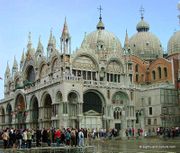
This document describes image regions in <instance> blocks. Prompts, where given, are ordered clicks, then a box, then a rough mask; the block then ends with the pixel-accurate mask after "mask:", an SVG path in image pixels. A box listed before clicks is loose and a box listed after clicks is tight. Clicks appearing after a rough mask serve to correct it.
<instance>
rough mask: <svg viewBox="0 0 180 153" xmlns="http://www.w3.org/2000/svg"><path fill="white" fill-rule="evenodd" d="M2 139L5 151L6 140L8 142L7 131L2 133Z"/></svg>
mask: <svg viewBox="0 0 180 153" xmlns="http://www.w3.org/2000/svg"><path fill="white" fill-rule="evenodd" d="M2 139H3V146H4V149H6V148H7V147H8V140H9V133H8V131H7V129H6V130H5V131H4V132H3V134H2Z"/></svg>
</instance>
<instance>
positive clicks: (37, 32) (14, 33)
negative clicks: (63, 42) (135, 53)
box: [0, 0, 180, 99]
mask: <svg viewBox="0 0 180 153" xmlns="http://www.w3.org/2000/svg"><path fill="white" fill-rule="evenodd" d="M177 4H178V0H0V77H2V78H3V80H0V99H2V98H3V97H4V73H5V69H6V65H7V62H8V63H9V66H10V69H11V68H12V65H13V60H14V56H15V57H16V59H17V61H18V64H19V62H20V59H21V55H22V52H23V48H24V49H25V51H26V46H27V41H28V33H29V32H31V34H32V43H33V47H34V48H35V49H36V48H37V44H38V39H39V36H41V41H42V44H43V46H44V52H45V54H46V53H47V52H46V48H47V43H48V39H49V35H50V30H51V29H52V31H53V35H54V36H55V37H56V42H57V48H58V49H59V44H60V43H59V39H60V36H61V32H62V28H63V24H64V20H65V17H66V19H67V23H68V28H69V32H70V35H71V43H72V51H74V50H75V49H76V48H77V47H80V45H81V43H82V41H83V38H84V34H85V32H86V33H87V34H88V33H90V32H92V31H94V30H96V25H97V23H98V20H99V19H98V18H99V11H98V9H97V8H98V7H99V6H100V5H101V7H102V9H103V10H102V20H103V23H104V25H105V29H106V30H108V31H110V32H113V33H114V34H115V35H116V36H117V37H118V38H119V39H120V41H121V44H122V46H123V45H124V38H125V32H126V29H127V31H128V35H129V37H131V36H132V35H134V34H135V33H136V25H137V23H138V22H139V21H140V11H139V10H140V7H141V6H143V8H144V9H145V12H144V20H145V21H146V22H148V23H149V24H150V32H152V33H154V34H155V35H156V36H157V37H158V38H159V39H160V41H161V43H162V46H163V48H164V51H165V52H166V51H167V43H168V40H169V39H170V37H171V36H172V35H173V33H174V31H176V30H179V29H180V28H179V20H178V18H177V16H178V15H179V14H180V11H178V9H177Z"/></svg>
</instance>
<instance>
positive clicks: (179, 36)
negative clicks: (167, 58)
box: [167, 31, 180, 55]
mask: <svg viewBox="0 0 180 153" xmlns="http://www.w3.org/2000/svg"><path fill="white" fill-rule="evenodd" d="M167 49H168V55H172V54H175V53H180V31H177V32H175V33H174V34H173V35H172V36H171V38H170V39H169V41H168V46H167Z"/></svg>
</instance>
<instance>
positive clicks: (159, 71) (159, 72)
mask: <svg viewBox="0 0 180 153" xmlns="http://www.w3.org/2000/svg"><path fill="white" fill-rule="evenodd" d="M158 74H159V79H161V67H158Z"/></svg>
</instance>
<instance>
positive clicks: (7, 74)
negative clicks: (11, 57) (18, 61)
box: [6, 62, 10, 76]
mask: <svg viewBox="0 0 180 153" xmlns="http://www.w3.org/2000/svg"><path fill="white" fill-rule="evenodd" d="M6 76H10V68H9V63H8V62H7V66H6Z"/></svg>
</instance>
